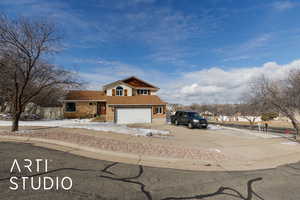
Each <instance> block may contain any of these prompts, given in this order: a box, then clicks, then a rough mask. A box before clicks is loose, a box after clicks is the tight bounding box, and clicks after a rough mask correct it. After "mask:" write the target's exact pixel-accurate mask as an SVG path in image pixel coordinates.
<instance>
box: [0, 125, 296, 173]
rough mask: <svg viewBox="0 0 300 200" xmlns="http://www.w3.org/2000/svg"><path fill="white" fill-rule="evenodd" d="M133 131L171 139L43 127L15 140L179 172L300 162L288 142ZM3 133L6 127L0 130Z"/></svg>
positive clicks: (247, 134)
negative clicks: (48, 144)
mask: <svg viewBox="0 0 300 200" xmlns="http://www.w3.org/2000/svg"><path fill="white" fill-rule="evenodd" d="M135 127H144V128H151V129H159V130H167V131H170V133H171V134H170V135H169V136H163V137H158V136H153V137H136V136H132V135H124V134H118V133H113V132H103V131H93V130H86V129H80V128H77V129H69V128H49V129H47V128H46V127H43V128H42V129H35V130H33V131H29V132H26V131H23V132H21V133H17V134H15V136H22V137H23V138H24V139H23V140H24V141H27V140H29V139H30V140H31V141H32V142H33V143H35V142H36V141H35V140H34V139H35V138H38V139H45V140H48V141H50V140H51V141H52V143H58V142H60V143H61V142H66V143H68V144H71V146H69V147H72V148H75V149H82V148H85V147H88V148H93V151H94V152H96V153H89V152H82V151H75V150H72V152H73V153H75V154H79V155H84V156H88V157H92V158H97V159H104V160H110V161H120V160H121V161H122V162H125V163H132V164H136V163H139V164H142V165H147V166H154V167H168V168H177V169H190V170H209V171H211V170H215V171H216V170H218V171H222V170H254V169H266V168H272V167H276V166H279V165H283V164H287V163H294V162H298V161H299V160H300V157H299V154H300V144H299V143H296V142H293V141H290V140H289V139H288V138H282V137H274V136H273V135H264V134H262V133H257V132H251V131H247V130H238V129H228V128H224V129H223V128H216V127H212V128H210V129H207V130H204V129H188V128H186V127H184V126H173V125H168V124H151V125H135ZM5 128H6V129H7V128H8V127H2V129H5ZM21 129H33V128H32V127H22V128H21ZM5 135H9V136H11V135H12V133H9V132H7V133H3V132H2V133H1V132H0V136H1V137H3V136H5ZM56 141H58V142H56ZM44 142H47V141H44ZM66 143H64V144H62V145H65V144H66ZM73 144H75V146H74V145H73ZM41 145H42V146H43V144H41ZM72 145H73V146H72ZM54 148H55V149H56V147H54ZM88 151H89V150H88ZM103 152H104V153H103ZM110 152H114V153H117V154H120V156H115V155H116V154H111V153H110ZM121 154H122V155H121Z"/></svg>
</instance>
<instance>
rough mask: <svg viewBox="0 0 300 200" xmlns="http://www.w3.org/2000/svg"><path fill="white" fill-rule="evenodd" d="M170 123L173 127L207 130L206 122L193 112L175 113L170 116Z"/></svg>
mask: <svg viewBox="0 0 300 200" xmlns="http://www.w3.org/2000/svg"><path fill="white" fill-rule="evenodd" d="M171 123H172V124H175V125H181V124H182V125H187V126H188V127H189V128H207V126H208V123H207V120H206V119H204V118H203V117H201V116H200V115H199V114H198V113H197V112H193V111H177V112H176V113H175V115H172V116H171Z"/></svg>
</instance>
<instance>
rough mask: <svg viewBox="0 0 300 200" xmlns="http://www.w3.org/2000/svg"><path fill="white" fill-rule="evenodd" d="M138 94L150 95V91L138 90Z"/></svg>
mask: <svg viewBox="0 0 300 200" xmlns="http://www.w3.org/2000/svg"><path fill="white" fill-rule="evenodd" d="M137 93H138V94H141V95H148V94H150V90H137Z"/></svg>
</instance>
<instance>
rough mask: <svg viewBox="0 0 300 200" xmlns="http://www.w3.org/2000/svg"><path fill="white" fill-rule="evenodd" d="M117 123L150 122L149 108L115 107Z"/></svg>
mask: <svg viewBox="0 0 300 200" xmlns="http://www.w3.org/2000/svg"><path fill="white" fill-rule="evenodd" d="M116 121H117V123H118V124H132V123H151V108H117V111H116Z"/></svg>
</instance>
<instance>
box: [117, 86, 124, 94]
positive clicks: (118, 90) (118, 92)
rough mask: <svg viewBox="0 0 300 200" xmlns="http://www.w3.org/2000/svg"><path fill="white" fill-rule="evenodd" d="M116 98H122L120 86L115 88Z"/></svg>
mask: <svg viewBox="0 0 300 200" xmlns="http://www.w3.org/2000/svg"><path fill="white" fill-rule="evenodd" d="M116 96H123V88H122V87H121V86H118V87H117V88H116Z"/></svg>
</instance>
